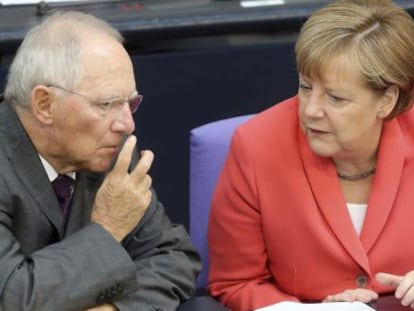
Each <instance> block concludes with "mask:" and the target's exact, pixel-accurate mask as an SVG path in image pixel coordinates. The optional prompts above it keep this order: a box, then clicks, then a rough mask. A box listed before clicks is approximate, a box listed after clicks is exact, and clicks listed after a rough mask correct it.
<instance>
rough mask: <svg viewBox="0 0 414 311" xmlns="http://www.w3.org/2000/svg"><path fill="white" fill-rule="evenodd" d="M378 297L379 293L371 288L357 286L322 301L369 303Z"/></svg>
mask: <svg viewBox="0 0 414 311" xmlns="http://www.w3.org/2000/svg"><path fill="white" fill-rule="evenodd" d="M377 299H378V294H377V293H376V292H374V291H372V290H370V289H365V288H357V289H347V290H345V291H343V292H342V293H339V294H334V295H329V296H327V297H326V298H325V299H324V300H323V301H322V302H338V301H347V302H353V301H360V302H364V303H369V302H372V301H374V300H377Z"/></svg>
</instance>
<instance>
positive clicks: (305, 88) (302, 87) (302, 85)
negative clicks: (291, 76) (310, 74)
mask: <svg viewBox="0 0 414 311" xmlns="http://www.w3.org/2000/svg"><path fill="white" fill-rule="evenodd" d="M299 88H300V89H302V90H304V91H310V90H312V87H311V86H310V85H309V84H306V83H299Z"/></svg>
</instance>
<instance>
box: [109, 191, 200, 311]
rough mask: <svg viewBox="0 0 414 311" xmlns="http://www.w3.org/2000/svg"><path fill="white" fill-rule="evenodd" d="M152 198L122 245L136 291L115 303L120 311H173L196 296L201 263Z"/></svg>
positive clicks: (186, 237)
mask: <svg viewBox="0 0 414 311" xmlns="http://www.w3.org/2000/svg"><path fill="white" fill-rule="evenodd" d="M152 198H153V199H152V202H151V204H150V206H149V208H148V210H147V212H146V213H145V216H144V218H143V220H142V221H141V222H140V224H139V225H138V227H137V228H136V229H135V230H134V232H132V233H131V234H130V235H129V236H128V237H127V238H126V239H125V241H124V243H123V245H124V247H125V249H126V250H127V251H128V253H129V254H130V256H131V258H132V259H133V260H134V263H135V278H136V282H137V284H138V289H137V290H136V291H134V292H132V293H129V294H128V295H126V296H124V297H122V298H121V299H118V300H116V301H114V304H115V305H116V306H117V308H118V309H119V310H121V311H126V310H128V311H135V310H160V311H169V310H171V311H173V310H175V309H176V308H177V306H178V305H179V304H180V303H181V302H182V301H184V300H187V299H189V298H190V297H191V296H192V295H193V294H194V292H195V279H196V277H197V275H198V273H199V272H200V270H201V259H200V257H199V255H198V253H197V252H196V251H195V249H194V248H193V245H192V243H191V240H190V237H189V235H188V234H187V231H186V230H185V228H184V227H183V226H182V225H176V224H173V223H172V222H171V221H170V220H169V218H168V216H167V215H166V213H165V211H164V208H163V206H162V204H161V203H160V202H159V201H158V200H157V197H156V194H155V192H154V191H153V195H152Z"/></svg>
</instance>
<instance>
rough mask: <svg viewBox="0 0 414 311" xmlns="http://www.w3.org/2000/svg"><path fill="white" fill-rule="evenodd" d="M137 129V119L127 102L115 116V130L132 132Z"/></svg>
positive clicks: (126, 132)
mask: <svg viewBox="0 0 414 311" xmlns="http://www.w3.org/2000/svg"><path fill="white" fill-rule="evenodd" d="M134 130H135V121H134V117H133V115H132V112H131V109H130V108H129V105H127V104H125V105H124V106H123V107H122V110H121V111H120V112H119V114H118V115H117V116H116V117H115V120H114V122H113V131H115V132H122V133H125V134H131V133H133V132H134Z"/></svg>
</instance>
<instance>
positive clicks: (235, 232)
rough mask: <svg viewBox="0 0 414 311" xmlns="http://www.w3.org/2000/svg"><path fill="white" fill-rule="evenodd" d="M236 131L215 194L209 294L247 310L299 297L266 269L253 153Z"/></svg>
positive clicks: (209, 232) (257, 155) (257, 159)
mask: <svg viewBox="0 0 414 311" xmlns="http://www.w3.org/2000/svg"><path fill="white" fill-rule="evenodd" d="M241 137H242V136H241V135H240V131H239V130H236V131H235V134H234V136H233V139H232V143H231V146H230V150H229V154H228V156H227V159H226V161H225V164H224V167H223V170H222V172H221V176H220V177H219V180H218V183H217V186H216V189H215V193H214V195H213V201H212V209H211V214H210V219H209V229H208V239H209V260H210V266H209V292H210V294H211V295H212V296H214V297H216V298H217V299H219V300H220V301H221V302H222V303H223V304H225V305H227V306H228V307H229V308H230V309H232V310H239V311H247V310H254V309H257V308H259V307H263V306H266V305H271V304H274V303H276V302H280V301H282V300H291V301H297V300H298V299H297V298H296V297H293V296H291V295H288V294H286V293H284V292H283V291H282V290H281V289H280V288H278V285H277V280H275V279H274V278H273V276H272V274H271V272H270V271H269V269H268V267H267V259H268V258H267V253H266V246H265V239H266V237H265V236H263V232H262V230H261V213H260V208H259V203H260V200H259V195H258V191H257V184H256V183H257V181H256V178H255V175H256V172H255V161H260V157H261V155H259V154H254V151H252V148H249V146H248V144H249V142H246V141H247V140H243V138H241Z"/></svg>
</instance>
